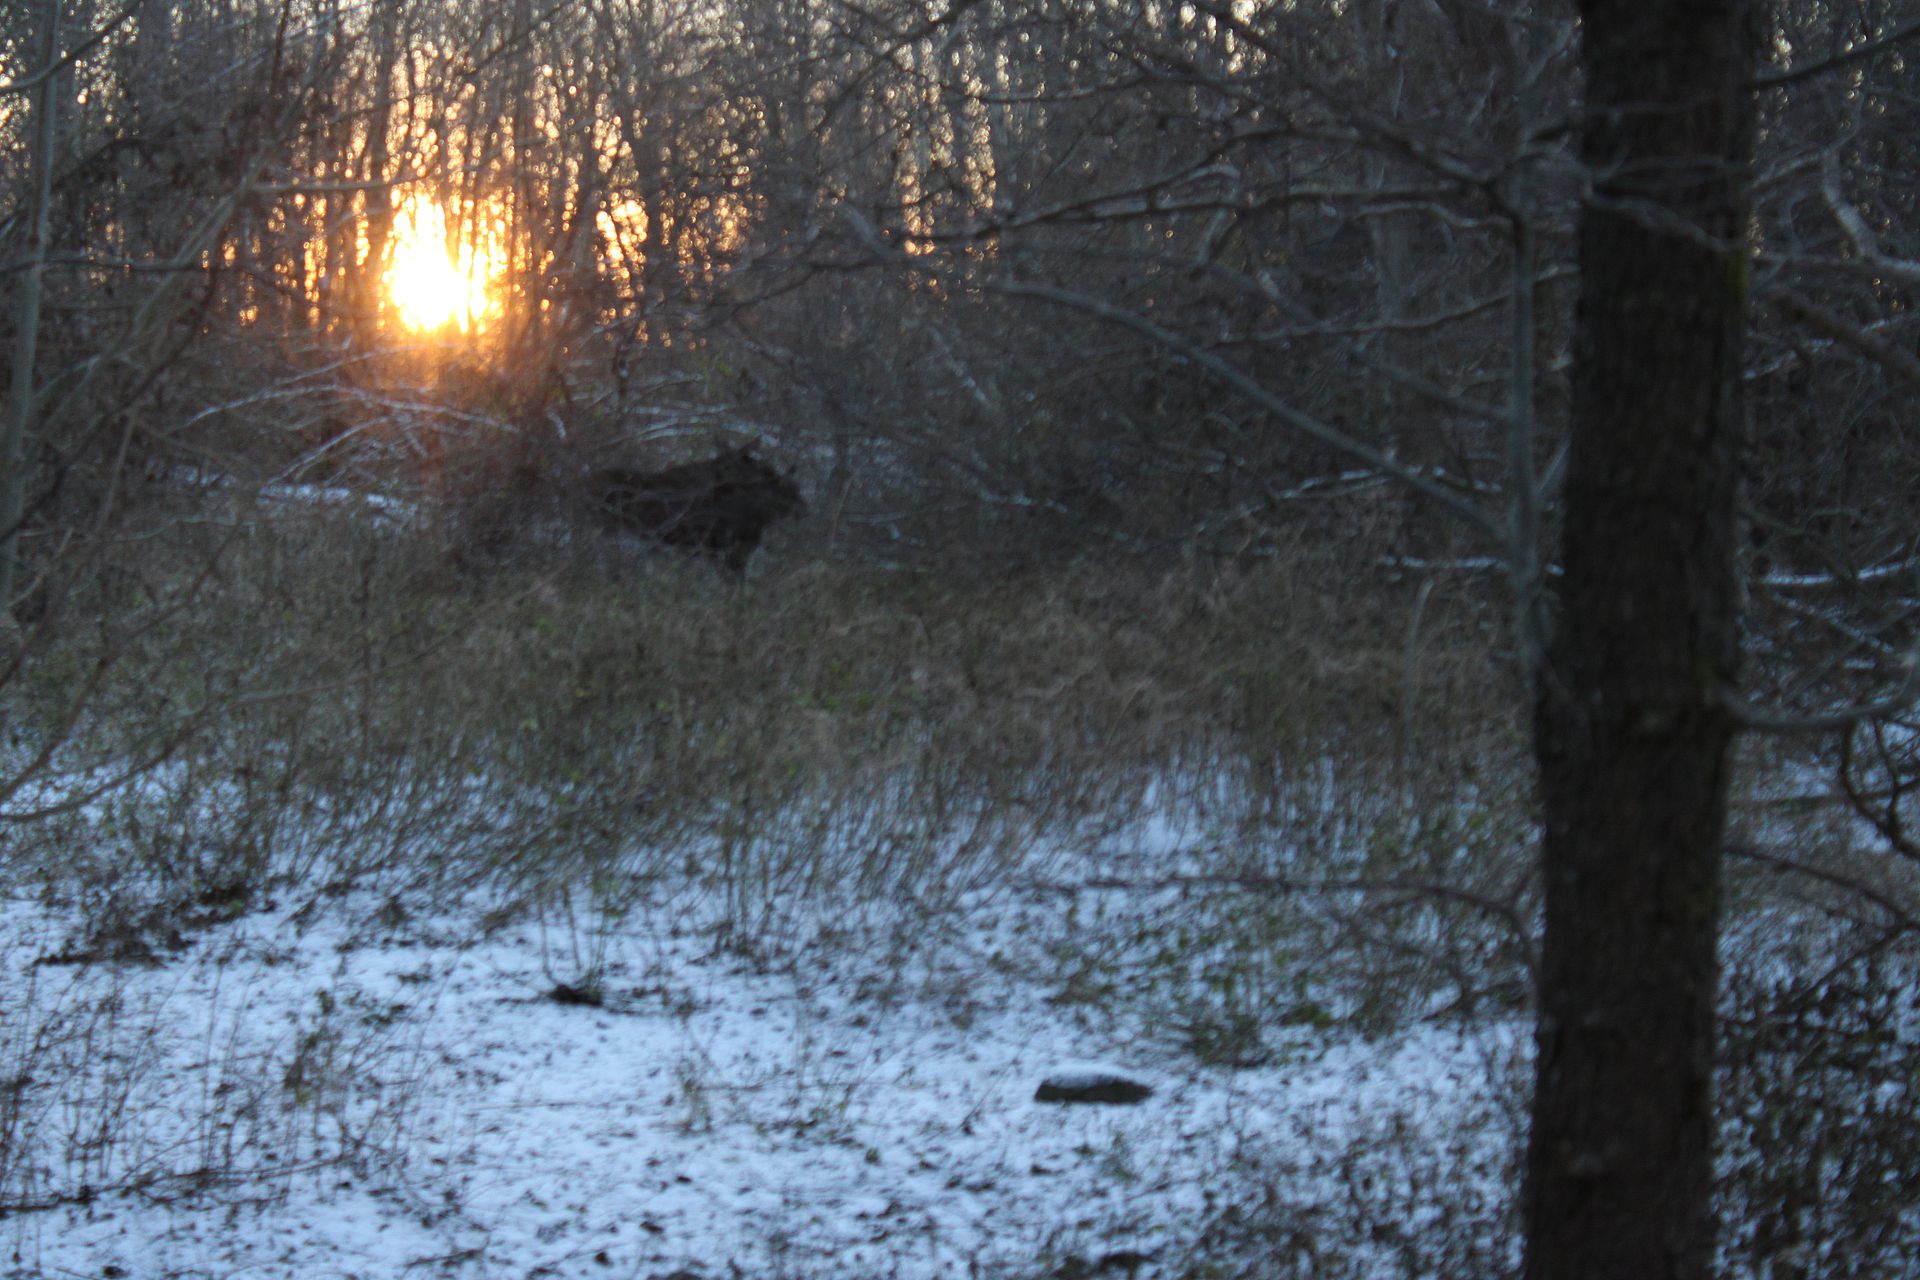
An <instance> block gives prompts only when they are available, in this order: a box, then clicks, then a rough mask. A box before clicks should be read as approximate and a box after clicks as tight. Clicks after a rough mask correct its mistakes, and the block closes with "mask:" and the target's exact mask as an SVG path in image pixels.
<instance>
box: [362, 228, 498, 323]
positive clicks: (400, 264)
mask: <svg viewBox="0 0 1920 1280" xmlns="http://www.w3.org/2000/svg"><path fill="white" fill-rule="evenodd" d="M491 266H492V263H491V261H490V260H489V256H488V254H487V253H486V251H485V249H484V248H480V249H477V250H476V248H475V247H474V246H473V245H471V244H464V243H455V242H453V241H452V240H451V239H450V238H449V237H448V235H447V219H446V215H445V213H443V212H442V211H441V208H440V206H439V205H437V204H435V203H434V202H433V201H431V200H427V199H422V198H420V197H417V196H408V197H407V198H406V199H405V200H404V201H403V202H402V204H401V205H400V208H399V209H398V211H396V213H395V214H394V219H393V260H392V264H391V265H390V266H389V267H388V268H387V293H388V295H389V296H390V297H391V298H392V299H393V306H394V310H395V312H396V313H398V315H399V317H400V321H401V323H403V324H405V325H406V326H407V327H408V328H410V329H444V328H446V327H447V326H449V325H453V326H457V327H458V328H459V329H460V330H461V332H463V333H464V332H466V331H468V330H470V329H472V328H474V327H475V326H476V325H478V324H479V323H480V322H481V321H482V320H484V319H486V318H487V316H488V315H489V314H490V313H491V312H492V310H493V302H492V300H491V299H490V298H489V296H488V293H487V277H488V276H489V275H490V274H491Z"/></svg>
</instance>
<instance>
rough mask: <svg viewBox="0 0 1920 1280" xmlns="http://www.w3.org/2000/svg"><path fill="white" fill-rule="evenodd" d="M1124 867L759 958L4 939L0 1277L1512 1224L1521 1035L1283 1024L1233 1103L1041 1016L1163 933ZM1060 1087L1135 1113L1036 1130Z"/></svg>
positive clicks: (654, 948) (847, 915) (1185, 1248)
mask: <svg viewBox="0 0 1920 1280" xmlns="http://www.w3.org/2000/svg"><path fill="white" fill-rule="evenodd" d="M1146 838H1147V841H1148V842H1147V843H1145V844H1143V843H1142V842H1141V840H1142V833H1140V832H1137V831H1136V832H1126V833H1120V835H1119V836H1118V837H1113V838H1111V842H1110V843H1106V844H1103V845H1102V846H1101V847H1098V848H1088V849H1084V850H1078V851H1073V850H1067V851H1062V850H1057V849H1056V850H1050V851H1048V855H1047V857H1046V859H1045V861H1044V869H1043V873H1042V872H1041V870H1040V869H1039V868H1036V873H1035V874H1034V875H1030V876H1022V875H1020V874H1017V873H1016V874H1013V875H1010V876H1009V877H1008V878H1007V879H1005V880H1003V881H1000V882H998V883H997V884H996V885H995V886H993V887H989V888H981V889H977V890H974V891H972V892H970V893H968V894H966V895H963V896H962V897H961V898H960V899H959V900H958V901H956V902H953V903H949V904H946V905H945V906H944V907H943V908H942V909H941V911H940V912H939V913H937V915H933V916H929V915H927V914H925V913H924V912H922V911H920V910H918V909H915V908H911V907H909V906H907V905H905V904H902V905H899V906H897V907H893V906H886V905H879V906H874V905H871V904H869V905H868V906H866V907H864V908H861V909H857V910H856V909H852V908H850V907H848V906H847V905H846V904H841V905H839V906H835V905H832V904H822V905H821V906H820V907H819V908H818V909H817V910H813V909H805V908H803V909H797V910H795V911H794V912H793V913H791V915H790V916H789V918H788V920H787V922H786V923H785V924H783V925H782V926H781V927H780V930H779V936H778V937H776V938H773V939H771V940H768V939H757V940H756V939H738V938H734V937H732V936H731V935H729V934H728V933H727V931H726V930H725V929H724V928H723V927H722V926H721V924H720V921H721V918H722V915H721V912H720V910H719V907H718V904H717V903H716V902H715V901H714V899H713V898H712V897H711V896H710V895H708V894H707V893H706V892H704V891H702V890H699V889H696V888H693V887H685V886H682V887H677V888H676V887H668V886H655V887H653V888H651V889H649V890H648V891H646V893H645V894H643V895H640V896H639V897H638V898H637V899H635V900H634V901H633V902H631V903H630V904H626V905H623V907H622V909H621V910H619V911H617V912H615V911H596V910H595V909H594V907H593V904H592V902H591V901H590V900H588V899H585V898H583V899H582V900H580V901H577V902H574V903H571V904H569V905H570V907H571V910H563V909H560V908H559V907H555V908H553V909H549V910H546V911H535V912H522V913H517V914H513V915H510V916H507V917H506V923H504V924H499V925H497V926H495V927H491V928H489V926H488V924H487V923H486V922H487V921H488V919H489V915H488V913H489V911H490V909H491V908H492V907H493V906H494V905H495V904H494V903H493V902H491V901H490V900H488V899H487V898H486V897H485V895H484V894H483V893H479V892H477V891H476V892H474V893H471V894H470V895H469V896H468V898H467V899H465V900H461V901H447V900H445V898H444V896H443V897H442V898H441V900H439V901H429V900H428V899H426V898H424V897H414V896H413V895H410V894H406V893H402V894H399V895H398V896H394V895H391V894H390V893H388V892H386V891H381V892H377V893H376V892H373V891H368V890H354V891H351V892H347V893H345V894H340V895H335V896H327V895H324V894H322V895H320V896H318V897H315V896H313V895H314V894H316V893H318V889H317V887H315V886H303V887H295V888H291V889H289V888H282V889H280V890H278V891H276V892H275V893H274V895H273V899H274V900H273V902H272V903H271V905H268V904H255V906H256V909H254V910H252V911H250V912H249V913H248V914H245V915H241V916H239V917H238V918H237V919H231V920H226V921H224V922H213V921H209V922H206V923H203V924H201V925H199V926H198V927H191V926H190V927H189V928H188V929H186V930H185V936H184V937H183V938H182V939H181V941H184V942H185V944H186V945H184V946H183V947H181V948H180V949H178V950H177V951H172V952H171V953H169V949H168V948H167V947H166V946H162V947H160V951H161V953H162V957H163V963H160V964H157V965H149V964H125V963H122V964H116V963H106V962H94V963H84V964H80V963H61V964H48V963H40V961H42V960H43V959H44V958H46V957H59V956H63V955H65V956H67V957H68V958H69V959H71V955H72V953H73V952H74V951H75V949H76V947H77V945H78V943H79V942H80V941H81V939H80V938H79V937H77V935H76V930H77V929H78V928H79V925H78V918H77V917H76V916H75V915H74V914H73V913H72V911H71V909H70V908H67V907H62V906H59V905H49V904H48V903H47V902H44V901H41V900H38V899H29V898H26V897H19V898H15V899H12V900H9V901H7V902H6V903H5V904H4V907H0V917H3V918H0V938H4V939H5V940H6V942H5V950H4V952H0V1039H3V1040H4V1043H3V1044H0V1071H4V1073H5V1074H6V1077H7V1079H9V1080H11V1081H13V1082H14V1084H13V1088H12V1089H11V1091H10V1102H9V1103H8V1104H7V1111H6V1114H5V1115H4V1116H0V1124H3V1125H4V1126H5V1129H4V1133H3V1135H0V1136H3V1137H4V1143H3V1144H0V1150H4V1152H5V1153H6V1154H5V1156H4V1158H5V1160H6V1161H7V1166H6V1168H5V1169H4V1171H3V1172H4V1175H5V1185H6V1188H7V1191H8V1194H9V1196H11V1197H12V1198H14V1199H15V1201H16V1202H19V1201H26V1202H29V1203H33V1202H36V1201H39V1202H43V1204H44V1207H39V1208H32V1209H27V1210H22V1211H16V1212H13V1213H11V1214H10V1215H8V1216H7V1217H6V1218H5V1219H4V1220H0V1233H4V1235H3V1237H0V1244H3V1245H4V1250H5V1252H4V1253H3V1254H0V1259H4V1262H0V1274H4V1275H7V1276H12V1277H22V1278H25V1277H55V1276H71V1275H84V1276H121V1277H134V1278H139V1280H145V1278H148V1277H154V1278H158V1277H199V1276H211V1277H236V1278H238V1277H246V1278H248V1280H265V1278H267V1277H286V1278H288V1280H291V1278H293V1277H300V1278H302V1280H305V1278H309V1277H386V1276H461V1277H467V1276H475V1277H479V1276H486V1277H493V1276H499V1277H507V1276H512V1277H524V1276H556V1277H567V1276H599V1275H608V1276H633V1277H669V1276H675V1277H699V1278H702V1280H704V1278H707V1277H734V1276H746V1277H756V1278H760V1277H765V1278H768V1280H773V1278H776V1277H783V1276H793V1277H835V1278H836V1280H840V1278H846V1280H852V1278H858V1277H891V1276H898V1277H947V1276H955V1277H965V1276H1008V1277H1036V1278H1037V1277H1041V1276H1052V1275H1060V1276H1073V1275H1096V1274H1102V1275H1104V1274H1114V1275H1134V1276H1151V1275H1161V1276H1175V1275H1183V1274H1187V1273H1188V1272H1187V1268H1188V1266H1189V1265H1190V1264H1191V1263H1192V1262H1193V1261H1194V1260H1195V1259H1194V1254H1193V1243H1194V1241H1195V1239H1196V1237H1197V1236H1198V1235H1199V1234H1200V1233H1201V1232H1203V1231H1204V1230H1205V1229H1206V1228H1207V1227H1208V1226H1209V1224H1217V1223H1218V1222H1220V1221H1221V1220H1222V1215H1223V1214H1225V1213H1227V1212H1228V1211H1229V1208H1230V1206H1241V1207H1242V1208H1243V1209H1244V1211H1245V1212H1248V1213H1259V1212H1265V1213H1268V1214H1279V1215H1286V1214H1291V1215H1293V1221H1294V1222H1295V1223H1296V1225H1310V1224H1313V1223H1323V1224H1326V1223H1332V1222H1334V1221H1335V1220H1336V1219H1337V1220H1338V1221H1340V1222H1344V1223H1348V1224H1349V1226H1351V1224H1352V1223H1353V1222H1355V1221H1359V1220H1361V1219H1364V1218H1365V1216H1366V1213H1367V1206H1366V1205H1365V1204H1364V1203H1361V1201H1363V1200H1365V1198H1366V1197H1367V1196H1376V1197H1378V1204H1377V1206H1376V1209H1377V1212H1378V1213H1379V1214H1380V1215H1381V1217H1382V1218H1383V1219H1392V1222H1391V1224H1390V1225H1391V1227H1392V1229H1393V1231H1399V1232H1404V1233H1415V1234H1417V1233H1418V1232H1419V1231H1420V1230H1421V1229H1422V1221H1421V1219H1420V1215H1421V1214H1429V1215H1431V1214H1433V1213H1435V1212H1437V1210H1435V1209H1434V1208H1433V1207H1432V1205H1431V1204H1430V1203H1429V1201H1430V1200H1431V1198H1432V1197H1431V1196H1429V1195H1428V1193H1427V1192H1426V1191H1423V1190H1422V1188H1421V1185H1420V1184H1421V1181H1422V1179H1423V1178H1427V1177H1430V1176H1437V1177H1443V1178H1445V1179H1448V1180H1450V1185H1451V1187H1452V1190H1451V1191H1450V1192H1449V1193H1448V1195H1449V1196H1450V1197H1452V1198H1453V1199H1456V1200H1461V1201H1462V1202H1465V1201H1470V1200H1473V1199H1476V1198H1477V1199H1480V1200H1482V1202H1483V1203H1484V1202H1485V1201H1486V1200H1490V1199H1496V1198H1497V1197H1498V1195H1499V1190H1500V1189H1499V1187H1498V1185H1497V1170H1498V1167H1499V1164H1500V1160H1501V1158H1502V1151H1501V1150H1500V1145H1501V1143H1502V1142H1503V1140H1505V1139H1506V1138H1509V1137H1510V1136H1511V1132H1510V1126H1509V1125H1508V1124H1507V1117H1510V1115H1511V1106H1510V1100H1511V1097H1512V1088H1513V1082H1514V1079H1515V1073H1516V1070H1517V1068H1519V1067H1521V1066H1522V1065H1523V1064H1522V1061H1521V1060H1522V1059H1523V1058H1524V1053H1525V1039H1526V1035H1525V1028H1524V1027H1523V1026H1522V1025H1521V1024H1520V1023H1519V1022H1518V1021H1513V1020H1508V1021H1494V1022H1480V1023H1472V1024H1468V1023H1461V1022H1427V1023H1420V1024H1415V1025H1411V1026H1407V1027H1404V1028H1403V1029H1401V1030H1398V1031H1394V1032H1391V1033H1384V1034H1376V1035H1375V1036H1373V1037H1371V1038H1370V1037H1367V1036H1363V1035H1362V1034H1360V1033H1359V1032H1357V1031H1354V1030H1350V1029H1347V1027H1346V1026H1345V1025H1344V1024H1343V1025H1335V1026H1326V1025H1321V1026H1317V1027H1316V1026H1313V1025H1301V1026H1298V1027H1294V1028H1292V1029H1288V1030H1285V1031H1282V1032H1274V1033H1271V1034H1270V1035H1269V1036H1268V1038H1267V1041H1266V1048H1267V1049H1268V1050H1269V1051H1270V1052H1269V1053H1268V1055H1267V1056H1266V1057H1265V1058H1264V1060H1262V1061H1260V1062H1259V1064H1258V1065H1254V1066H1240V1067H1231V1066H1224V1065H1209V1064H1207V1063H1204V1062H1202V1061H1200V1060H1199V1059H1198V1058H1197V1057H1196V1056H1195V1055H1194V1054H1193V1053H1191V1052H1188V1051H1186V1050H1185V1049H1183V1048H1182V1047H1181V1046H1180V1044H1178V1043H1177V1039H1176V1038H1173V1037H1169V1036H1167V1035H1165V1034H1161V1033H1159V1032H1158V1031H1156V1030H1155V1029H1154V1028H1153V1027H1152V1026H1150V1025H1148V1023H1147V1022H1145V1021H1143V1020H1142V1019H1141V1018H1140V1017H1139V1016H1138V1015H1137V1013H1129V1012H1124V1011H1120V1010H1119V1009H1118V1008H1117V1007H1116V1008H1112V1009H1110V1008H1106V1007H1103V1005H1102V1003H1101V1002H1100V1001H1098V1000H1086V999H1079V998H1076V999H1067V998H1065V995H1066V994H1067V987H1066V985H1065V984H1063V981H1062V979H1061V975H1060V973H1059V970H1058V967H1057V965H1056V966H1053V967H1051V968H1050V966H1049V962H1048V957H1049V956H1053V957H1056V958H1057V957H1058V956H1059V955H1060V954H1061V950H1060V948H1061V942H1062V938H1063V937H1064V936H1065V935H1064V933H1063V930H1064V929H1065V928H1066V926H1065V925H1064V924H1063V921H1064V920H1065V919H1066V918H1067V916H1068V914H1069V913H1067V912H1065V911H1064V910H1063V903H1064V902H1066V901H1068V900H1079V901H1081V902H1082V904H1083V906H1084V905H1085V904H1086V902H1087V901H1089V900H1090V896H1091V895H1093V894H1095V893H1098V894H1100V895H1102V896H1101V902H1100V908H1099V911H1098V913H1097V914H1098V915H1099V916H1100V917H1101V918H1103V919H1106V920H1109V921H1115V920H1118V919H1120V918H1121V917H1124V916H1126V915H1127V913H1128V912H1129V910H1131V911H1133V912H1135V913H1136V915H1138V914H1139V913H1147V914H1148V915H1151V914H1152V913H1154V912H1160V911H1165V910H1168V909H1169V904H1168V902H1167V901H1165V900H1157V899H1154V897H1153V892H1152V891H1149V890H1142V891H1140V892H1138V893H1134V894H1131V895H1130V894H1129V893H1128V892H1127V891H1126V890H1125V888H1124V887H1122V888H1118V889H1115V888H1113V887H1112V886H1113V885H1114V884H1115V883H1116V882H1115V878H1114V873H1115V865H1116V864H1115V858H1116V857H1118V856H1120V855H1118V854H1116V853H1115V852H1114V850H1116V849H1119V848H1122V847H1124V848H1125V849H1126V850H1128V854H1127V856H1129V857H1133V858H1137V859H1139V863H1138V866H1139V867H1141V868H1145V867H1149V866H1152V865H1155V864H1156V863H1160V864H1161V865H1164V863H1163V862H1162V861H1161V860H1164V859H1165V858H1169V857H1172V856H1173V855H1174V850H1172V849H1171V848H1159V847H1155V843H1154V842H1156V841H1157V842H1161V843H1168V842H1171V841H1172V840H1174V838H1175V836H1174V834H1173V833H1171V832H1169V831H1167V830H1161V829H1155V830H1154V831H1150V832H1147V833H1146ZM1096 873H1097V874H1096ZM1095 880H1098V881H1099V882H1100V883H1101V884H1102V885H1104V886H1107V887H1105V888H1102V889H1099V890H1076V889H1075V888H1074V885H1075V884H1076V883H1081V882H1092V881H1095ZM1072 914H1073V916H1074V917H1075V918H1076V919H1077V920H1078V921H1079V923H1077V924H1076V925H1075V926H1074V927H1075V928H1077V929H1080V930H1082V931H1084V930H1086V929H1088V928H1089V927H1091V926H1089V925H1088V924H1087V920H1088V919H1089V918H1091V915H1092V914H1094V913H1092V912H1090V911H1086V910H1083V911H1080V912H1075V913H1072ZM594 976H597V980H598V983H599V989H600V998H601V1002H600V1003H599V1004H593V1003H581V1002H567V1001H563V1000H559V999H555V998H554V996H555V994H556V992H557V991H558V990H559V989H561V988H562V987H563V986H569V987H579V986H582V985H584V980H585V979H587V978H589V977H594ZM1120 1003H1121V1004H1124V1003H1125V1002H1120ZM1073 1062H1096V1063H1101V1064H1108V1065H1111V1066H1113V1067H1116V1068H1119V1069H1121V1070H1124V1071H1126V1072H1128V1073H1131V1074H1132V1075H1134V1076H1135V1077H1137V1078H1138V1079H1140V1080H1142V1081H1144V1082H1146V1083H1148V1084H1150V1085H1151V1086H1152V1087H1153V1089H1154V1093H1153V1095H1152V1096H1151V1097H1150V1098H1148V1099H1147V1100H1146V1101H1144V1102H1142V1103H1140V1104H1138V1105H1128V1106H1113V1105H1084V1104H1083V1105H1062V1104H1058V1103H1047V1102H1040V1101H1036V1099H1035V1096H1034V1095H1035V1091H1036V1087H1037V1086H1038V1084H1039V1083H1040V1082H1041V1080H1042V1079H1044V1078H1045V1077H1046V1076H1047V1075H1048V1074H1049V1072H1051V1071H1053V1070H1054V1069H1055V1068H1057V1067H1060V1066H1062V1065H1063V1064H1066V1063H1073ZM1476 1179H1478V1180H1479V1181H1478V1183H1477V1184H1476V1183H1475V1180H1476ZM1356 1215H1358V1216H1357V1217H1356ZM1490 1216H1491V1215H1490ZM1435 1225H1436V1228H1437V1224H1435ZM1457 1226H1458V1224H1455V1227H1452V1228H1446V1229H1457ZM1328 1229H1329V1230H1332V1229H1333V1228H1332V1227H1329V1228H1328ZM1437 1229H1438V1228H1437ZM1391 1234H1392V1232H1388V1233H1387V1236H1386V1237H1381V1239H1382V1240H1383V1241H1384V1243H1381V1244H1380V1247H1382V1248H1386V1247H1390V1246H1391V1244H1392V1240H1391V1239H1390V1238H1388V1237H1390V1236H1391ZM1276 1238H1284V1237H1276ZM1296 1243H1297V1244H1298V1245H1299V1247H1300V1248H1304V1249H1309V1250H1310V1249H1311V1248H1312V1245H1311V1242H1306V1243H1299V1242H1296ZM1274 1247H1276V1248H1278V1247H1280V1246H1274ZM1495 1247H1496V1248H1498V1247H1499V1246H1498V1244H1497V1243H1496V1245H1495ZM1303 1257H1304V1255H1303ZM1313 1273H1314V1272H1313V1269H1312V1268H1311V1267H1308V1269H1306V1270H1302V1271H1300V1272H1299V1274H1313ZM1209 1274H1232V1272H1213V1273H1209ZM1273 1274H1291V1273H1290V1272H1287V1273H1283V1272H1279V1271H1275V1272H1273Z"/></svg>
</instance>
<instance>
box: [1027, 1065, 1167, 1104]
mask: <svg viewBox="0 0 1920 1280" xmlns="http://www.w3.org/2000/svg"><path fill="white" fill-rule="evenodd" d="M1152 1096H1153V1086H1152V1085H1150V1084H1147V1083H1146V1082H1145V1081H1143V1080H1141V1079H1139V1078H1137V1077H1135V1076H1133V1075H1130V1074H1129V1073H1127V1072H1125V1071H1122V1070H1121V1069H1120V1068H1118V1067H1110V1066H1107V1065H1106V1064H1104V1063H1098V1062H1076V1063H1070V1064H1067V1065H1064V1066H1059V1067H1055V1068H1054V1069H1053V1070H1052V1071H1049V1072H1048V1073H1047V1076H1046V1078H1045V1079H1043V1080H1042V1081H1041V1082H1040V1087H1039V1089H1037V1090H1035V1091H1034V1095H1033V1100H1034V1101H1035V1102H1103V1103H1107V1104H1109V1105H1113V1104H1122V1103H1131V1102H1145V1101H1146V1100H1147V1099H1148V1098H1150V1097H1152Z"/></svg>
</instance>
